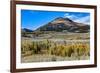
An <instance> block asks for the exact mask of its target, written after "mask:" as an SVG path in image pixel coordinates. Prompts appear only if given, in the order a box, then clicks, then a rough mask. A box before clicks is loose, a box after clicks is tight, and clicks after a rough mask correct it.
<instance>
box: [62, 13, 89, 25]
mask: <svg viewBox="0 0 100 73" xmlns="http://www.w3.org/2000/svg"><path fill="white" fill-rule="evenodd" d="M64 17H65V18H70V19H72V20H73V21H75V22H80V23H85V24H89V22H90V16H89V15H88V16H83V17H82V16H78V15H75V14H69V13H66V14H64Z"/></svg>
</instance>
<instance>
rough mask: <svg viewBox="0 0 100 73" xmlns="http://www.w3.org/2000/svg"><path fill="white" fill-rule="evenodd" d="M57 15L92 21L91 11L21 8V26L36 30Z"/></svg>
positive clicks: (85, 21) (81, 21)
mask: <svg viewBox="0 0 100 73" xmlns="http://www.w3.org/2000/svg"><path fill="white" fill-rule="evenodd" d="M57 17H64V18H70V19H72V20H73V21H75V22H80V23H86V24H89V23H90V13H83V12H60V11H59V12H58V11H57V12H56V11H39V10H21V26H22V28H28V29H31V30H36V29H37V28H39V27H40V26H43V25H45V24H47V23H48V22H51V21H52V20H54V19H55V18H57Z"/></svg>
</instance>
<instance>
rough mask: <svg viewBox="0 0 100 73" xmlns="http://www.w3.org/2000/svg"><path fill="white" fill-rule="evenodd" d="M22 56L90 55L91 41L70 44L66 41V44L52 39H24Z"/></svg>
mask: <svg viewBox="0 0 100 73" xmlns="http://www.w3.org/2000/svg"><path fill="white" fill-rule="evenodd" d="M21 52H22V56H29V55H36V54H41V55H42V54H46V55H55V56H61V57H72V56H76V57H80V56H89V54H90V46H89V43H82V42H74V43H70V44H68V43H67V42H66V41H64V44H61V43H56V42H53V41H50V40H43V41H29V40H23V41H22V44H21Z"/></svg>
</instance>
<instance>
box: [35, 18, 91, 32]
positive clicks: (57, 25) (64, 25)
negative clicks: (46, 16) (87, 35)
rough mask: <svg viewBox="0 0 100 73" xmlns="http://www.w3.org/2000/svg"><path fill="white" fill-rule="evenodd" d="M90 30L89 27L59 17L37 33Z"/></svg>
mask: <svg viewBox="0 0 100 73" xmlns="http://www.w3.org/2000/svg"><path fill="white" fill-rule="evenodd" d="M89 29H90V26H89V25H86V24H83V23H77V22H74V21H72V20H70V19H69V18H62V17H59V18H56V19H54V20H53V21H51V22H49V23H47V24H46V25H44V26H42V27H40V28H38V29H37V30H36V31H61V32H62V31H67V32H89Z"/></svg>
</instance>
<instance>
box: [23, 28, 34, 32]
mask: <svg viewBox="0 0 100 73" xmlns="http://www.w3.org/2000/svg"><path fill="white" fill-rule="evenodd" d="M21 31H22V32H33V31H32V30H30V29H27V28H23V29H22V30H21Z"/></svg>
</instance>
